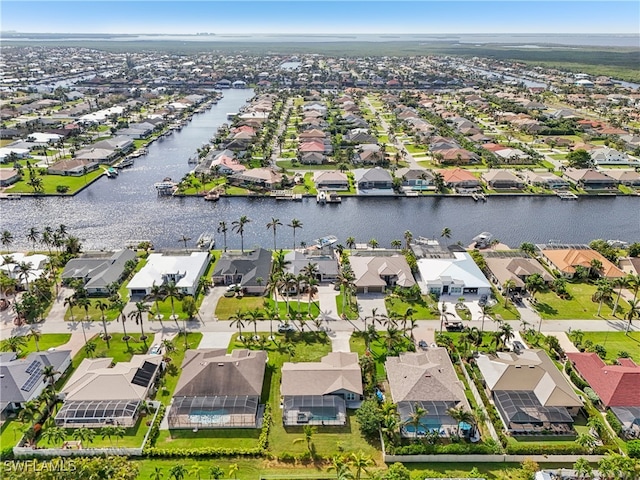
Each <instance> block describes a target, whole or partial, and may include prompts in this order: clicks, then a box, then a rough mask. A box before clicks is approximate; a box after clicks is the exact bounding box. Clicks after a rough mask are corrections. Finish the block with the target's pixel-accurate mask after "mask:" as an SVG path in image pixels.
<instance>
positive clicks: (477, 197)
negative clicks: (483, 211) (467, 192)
mask: <svg viewBox="0 0 640 480" xmlns="http://www.w3.org/2000/svg"><path fill="white" fill-rule="evenodd" d="M471 198H473V201H474V202H486V201H487V197H486V196H485V194H484V193H472V194H471Z"/></svg>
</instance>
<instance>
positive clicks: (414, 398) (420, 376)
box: [384, 347, 471, 437]
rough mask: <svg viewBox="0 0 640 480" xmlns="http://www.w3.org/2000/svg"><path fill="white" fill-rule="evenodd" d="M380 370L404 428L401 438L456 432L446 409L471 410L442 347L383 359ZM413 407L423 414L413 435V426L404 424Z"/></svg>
mask: <svg viewBox="0 0 640 480" xmlns="http://www.w3.org/2000/svg"><path fill="white" fill-rule="evenodd" d="M384 367H385V370H386V371H387V378H388V379H389V389H390V391H391V398H392V400H393V403H395V404H396V405H397V406H398V414H399V415H400V422H401V424H402V425H404V426H403V427H402V429H401V434H402V436H404V437H415V436H416V435H418V436H419V435H420V434H424V433H426V432H430V431H436V432H438V433H439V434H441V435H446V434H447V433H451V432H452V431H457V428H458V422H457V421H455V420H454V419H453V418H451V416H450V415H449V413H448V411H449V409H460V408H462V409H464V410H466V411H470V410H471V408H470V406H469V402H468V401H467V398H466V396H465V392H464V385H463V384H462V382H461V381H460V380H459V379H458V376H457V375H456V372H455V370H454V368H453V364H452V363H451V359H450V358H449V354H448V353H447V350H446V348H442V347H437V348H429V349H427V350H425V351H421V352H404V353H401V354H400V356H398V357H387V360H386V362H385V364H384ZM416 406H418V407H421V408H424V409H426V411H427V413H426V415H424V416H423V417H422V418H421V419H420V427H418V431H417V432H416V431H415V426H413V425H409V424H408V420H409V419H410V418H411V414H412V413H413V412H414V410H415V408H416Z"/></svg>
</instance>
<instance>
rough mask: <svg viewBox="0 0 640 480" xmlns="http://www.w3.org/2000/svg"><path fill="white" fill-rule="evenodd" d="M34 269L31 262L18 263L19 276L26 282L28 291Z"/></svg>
mask: <svg viewBox="0 0 640 480" xmlns="http://www.w3.org/2000/svg"><path fill="white" fill-rule="evenodd" d="M32 270H33V267H32V266H31V263H29V262H20V263H19V264H18V278H20V279H21V280H23V281H24V282H25V285H26V287H27V292H28V291H29V274H30V273H31V271H32Z"/></svg>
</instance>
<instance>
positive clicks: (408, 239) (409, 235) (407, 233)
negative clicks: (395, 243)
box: [404, 230, 413, 250]
mask: <svg viewBox="0 0 640 480" xmlns="http://www.w3.org/2000/svg"><path fill="white" fill-rule="evenodd" d="M412 241H413V233H411V231H410V230H405V232H404V248H405V249H407V250H409V248H411V242H412Z"/></svg>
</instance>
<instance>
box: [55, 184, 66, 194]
mask: <svg viewBox="0 0 640 480" xmlns="http://www.w3.org/2000/svg"><path fill="white" fill-rule="evenodd" d="M68 191H69V186H68V185H56V192H58V193H67V192H68Z"/></svg>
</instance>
